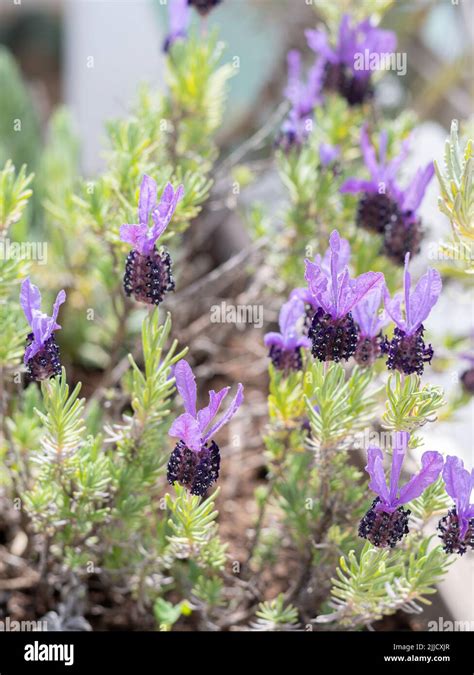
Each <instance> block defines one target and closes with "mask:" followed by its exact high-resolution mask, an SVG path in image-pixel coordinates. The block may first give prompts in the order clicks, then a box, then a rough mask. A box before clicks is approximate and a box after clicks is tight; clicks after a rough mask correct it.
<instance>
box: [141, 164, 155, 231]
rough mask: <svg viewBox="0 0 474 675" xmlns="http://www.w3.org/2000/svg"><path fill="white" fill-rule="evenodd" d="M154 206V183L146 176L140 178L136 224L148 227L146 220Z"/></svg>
mask: <svg viewBox="0 0 474 675" xmlns="http://www.w3.org/2000/svg"><path fill="white" fill-rule="evenodd" d="M155 204H156V183H155V181H154V180H153V178H151V177H150V176H147V175H146V174H145V175H144V176H143V178H142V182H141V185H140V197H139V199H138V222H139V223H140V224H143V225H148V219H149V217H150V213H151V211H152V209H153V207H154V206H155Z"/></svg>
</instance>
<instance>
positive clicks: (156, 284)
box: [120, 175, 184, 305]
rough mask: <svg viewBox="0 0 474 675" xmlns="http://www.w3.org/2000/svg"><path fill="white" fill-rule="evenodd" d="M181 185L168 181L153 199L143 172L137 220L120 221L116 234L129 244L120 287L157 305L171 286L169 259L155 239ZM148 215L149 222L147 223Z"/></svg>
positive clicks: (153, 186) (164, 225)
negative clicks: (124, 223)
mask: <svg viewBox="0 0 474 675" xmlns="http://www.w3.org/2000/svg"><path fill="white" fill-rule="evenodd" d="M183 194H184V188H183V186H182V185H180V186H179V187H178V188H177V189H176V190H174V189H173V186H172V185H171V183H168V184H167V186H166V187H165V189H164V190H163V194H162V195H161V199H160V201H159V202H158V203H157V190H156V183H155V181H154V180H153V179H152V178H150V176H146V175H145V176H143V180H142V183H141V186H140V197H139V201H138V223H137V224H133V225H122V227H121V228H120V238H121V240H122V241H126V242H128V243H129V244H131V245H132V246H133V249H132V251H130V253H129V255H128V257H127V262H126V266H125V275H124V280H123V283H124V290H125V293H126V295H127V296H131V295H133V296H134V297H135V299H136V300H137V301H139V302H143V303H145V304H149V305H158V304H159V303H160V302H161V301H162V300H163V297H164V295H165V293H167V292H168V291H171V290H173V289H174V281H173V277H172V274H171V259H170V256H169V253H168V252H167V251H162V252H161V253H159V252H158V251H157V249H156V242H157V241H158V239H159V238H160V237H161V235H162V234H163V232H164V231H165V230H166V228H167V227H168V224H169V222H170V220H171V218H172V216H173V213H174V212H175V209H176V206H177V204H178V202H179V200H180V199H181V198H182V197H183ZM150 216H151V219H152V222H153V225H152V226H151V227H149V226H148V222H149V220H150Z"/></svg>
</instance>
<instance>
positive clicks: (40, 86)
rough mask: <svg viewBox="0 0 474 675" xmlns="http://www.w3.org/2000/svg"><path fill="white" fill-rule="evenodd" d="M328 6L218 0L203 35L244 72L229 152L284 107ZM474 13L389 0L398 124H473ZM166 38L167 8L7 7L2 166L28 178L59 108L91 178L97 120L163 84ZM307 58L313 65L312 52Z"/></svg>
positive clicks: (233, 105)
mask: <svg viewBox="0 0 474 675" xmlns="http://www.w3.org/2000/svg"><path fill="white" fill-rule="evenodd" d="M326 4H329V5H330V4H331V2H327V3H326ZM339 4H340V3H339ZM343 4H344V3H343ZM346 4H347V6H348V8H349V9H350V3H348V2H347V3H346ZM376 4H377V3H376V2H374V6H375V5H376ZM324 6H325V0H322V1H319V0H314V2H306V0H301V1H299V0H225V1H224V2H223V3H222V5H221V6H219V7H218V8H217V9H216V10H215V11H214V12H212V13H211V15H210V16H209V18H208V23H209V28H211V27H212V25H213V24H217V25H218V26H219V34H220V36H221V37H222V40H223V41H224V42H225V43H226V44H227V45H228V54H230V55H232V56H234V58H235V59H238V67H239V77H236V78H234V80H233V82H232V89H231V99H230V104H229V106H228V113H227V116H226V119H225V123H224V125H223V129H222V132H221V144H222V145H223V146H224V147H227V146H232V145H235V144H237V143H238V142H239V141H240V140H241V139H242V138H246V137H248V135H249V133H251V131H252V130H253V129H256V128H258V127H259V126H261V124H262V123H263V122H264V121H265V119H266V117H267V116H268V114H269V112H270V111H271V110H272V109H273V108H274V107H275V106H276V105H278V103H279V102H280V101H281V97H282V87H283V84H284V79H285V77H286V61H285V59H286V53H287V51H288V50H289V49H290V48H294V47H299V48H301V46H302V45H305V38H304V29H305V28H307V27H308V26H311V25H314V24H315V22H316V20H317V10H318V8H321V9H325V7H324ZM315 9H316V12H315ZM473 9H474V4H473V3H472V2H471V0H459V2H457V1H455V0H397V1H396V3H395V6H394V7H393V8H392V9H391V10H390V11H389V12H388V14H387V15H386V16H385V18H384V22H383V24H384V27H386V28H389V29H392V30H395V31H396V32H397V35H398V38H399V46H398V50H399V51H403V52H406V53H407V62H408V72H407V75H406V76H404V77H399V76H398V75H396V74H395V73H393V72H388V73H387V74H386V76H385V77H384V78H383V84H382V86H381V87H380V91H379V98H380V103H381V104H382V105H383V106H384V107H386V108H388V109H390V111H391V113H392V114H393V115H396V114H397V110H400V109H401V108H402V107H407V106H410V107H412V108H413V109H414V110H415V111H416V113H417V114H418V115H419V116H420V118H421V119H431V120H436V121H437V122H439V123H440V124H442V125H443V126H445V127H449V123H450V121H451V119H452V118H461V119H466V118H467V117H469V116H470V115H471V113H472V90H471V91H470V89H469V88H470V87H472V81H470V78H469V74H470V72H472V65H473V56H472V44H473V33H474V18H473ZM194 21H195V22H197V21H198V19H197V18H196V16H194ZM166 30H167V6H166V0H21V1H20V0H2V1H1V2H0V44H1V45H2V57H1V60H0V83H1V89H0V97H1V99H0V103H1V106H0V107H1V110H2V128H1V129H0V154H1V156H2V157H1V159H2V161H3V158H4V157H5V156H9V155H10V156H12V159H13V161H14V163H15V164H18V163H22V162H27V163H28V165H29V166H30V168H34V165H35V162H36V161H37V159H38V153H39V151H40V148H41V144H42V142H43V140H44V136H45V132H46V129H47V122H48V119H49V118H50V116H51V113H52V111H53V110H54V109H55V108H56V107H57V106H58V105H59V104H61V103H66V104H67V105H68V106H69V108H70V110H71V111H72V114H73V119H74V121H75V124H76V127H77V131H78V135H79V138H80V160H81V165H82V169H83V171H84V173H85V174H93V173H94V172H96V171H97V170H98V169H99V168H100V167H101V151H100V147H101V139H102V136H103V129H104V122H105V121H106V120H107V119H109V118H111V117H117V116H122V115H124V114H125V113H126V112H127V110H128V106H129V105H130V100H131V98H133V97H134V96H135V95H136V92H137V87H138V85H139V83H140V81H147V82H149V83H151V84H153V85H154V86H155V87H161V86H163V55H162V49H161V47H162V43H163V39H164V36H165V34H166ZM249 36H251V37H249ZM306 53H307V55H308V57H310V53H309V50H308V49H307V48H306ZM6 54H11V55H12V56H13V57H14V59H15V62H16V64H17V66H18V68H19V70H20V72H21V74H22V76H23V78H24V80H25V83H26V84H27V87H28V97H27V98H26V99H25V100H24V101H23V105H24V115H23V117H24V119H25V125H26V126H28V134H24V133H23V134H16V135H12V134H11V132H10V133H9V130H10V129H11V125H10V120H9V110H13V109H17V101H15V100H14V97H12V96H13V94H14V93H15V92H13V91H12V83H11V82H9V78H8V75H9V69H8V68H7V67H6V64H5V59H6Z"/></svg>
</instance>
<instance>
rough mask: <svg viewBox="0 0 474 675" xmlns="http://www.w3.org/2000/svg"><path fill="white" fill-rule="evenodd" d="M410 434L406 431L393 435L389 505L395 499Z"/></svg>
mask: <svg viewBox="0 0 474 675" xmlns="http://www.w3.org/2000/svg"><path fill="white" fill-rule="evenodd" d="M409 438H410V434H409V433H408V432H406V431H399V432H395V433H394V434H393V439H392V467H391V471H390V503H391V504H393V503H394V502H395V500H396V498H397V492H398V483H399V481H400V473H401V470H402V464H403V460H404V459H405V454H406V451H407V447H408V441H409Z"/></svg>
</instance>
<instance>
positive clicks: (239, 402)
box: [203, 384, 244, 443]
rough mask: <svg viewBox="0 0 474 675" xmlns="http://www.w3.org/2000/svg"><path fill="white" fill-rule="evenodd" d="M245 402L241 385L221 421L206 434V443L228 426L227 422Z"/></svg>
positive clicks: (204, 439)
mask: <svg viewBox="0 0 474 675" xmlns="http://www.w3.org/2000/svg"><path fill="white" fill-rule="evenodd" d="M243 400H244V388H243V386H242V385H241V384H239V385H238V387H237V393H236V395H235V398H234V400H233V401H232V403H231V404H230V406H229V407H228V408H227V410H226V412H225V413H224V415H223V416H222V417H221V419H220V420H219V421H218V422H216V424H214V425H213V426H212V427H211V428H210V429H209V431H208V432H207V433H206V435H205V436H204V438H203V442H204V443H206V442H207V441H208V440H209V439H210V438H212V436H214V435H215V434H216V433H217V432H218V431H219V429H221V428H222V427H223V426H224V424H227V422H229V420H230V419H231V418H232V417H233V416H234V415H235V413H236V412H237V410H238V409H239V407H240V406H241V405H242V401H243Z"/></svg>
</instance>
